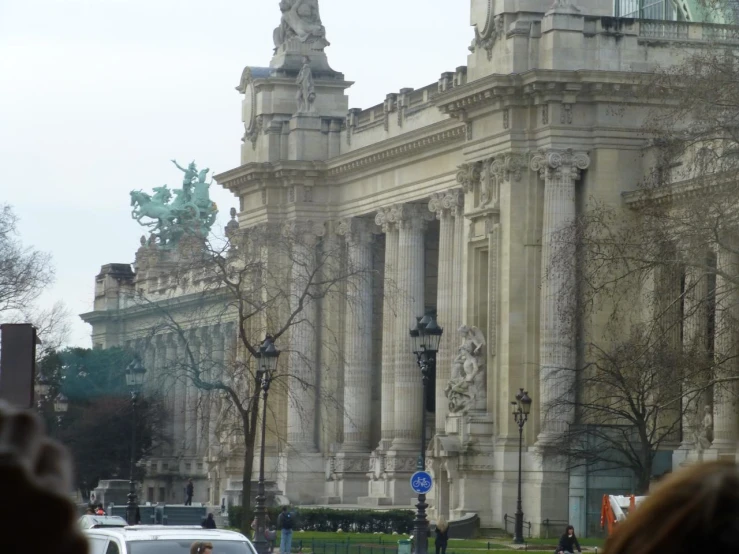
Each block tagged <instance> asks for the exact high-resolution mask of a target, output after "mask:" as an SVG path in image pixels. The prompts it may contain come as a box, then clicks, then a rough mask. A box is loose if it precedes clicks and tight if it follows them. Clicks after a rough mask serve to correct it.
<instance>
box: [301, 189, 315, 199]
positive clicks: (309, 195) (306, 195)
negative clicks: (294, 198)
mask: <svg viewBox="0 0 739 554" xmlns="http://www.w3.org/2000/svg"><path fill="white" fill-rule="evenodd" d="M303 201H304V202H313V187H305V188H304V189H303Z"/></svg>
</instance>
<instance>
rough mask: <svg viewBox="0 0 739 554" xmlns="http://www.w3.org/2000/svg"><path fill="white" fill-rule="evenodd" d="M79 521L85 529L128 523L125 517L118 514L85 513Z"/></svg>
mask: <svg viewBox="0 0 739 554" xmlns="http://www.w3.org/2000/svg"><path fill="white" fill-rule="evenodd" d="M78 523H79V525H80V526H81V527H83V528H85V529H90V528H93V527H125V526H127V525H128V522H126V520H125V519H123V518H122V517H118V516H95V515H90V514H88V515H84V516H82V517H80V519H79V520H78Z"/></svg>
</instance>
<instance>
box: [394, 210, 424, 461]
mask: <svg viewBox="0 0 739 554" xmlns="http://www.w3.org/2000/svg"><path fill="white" fill-rule="evenodd" d="M396 209H397V221H398V227H399V230H398V276H397V279H398V294H399V298H398V302H397V307H398V317H397V325H396V328H395V439H394V440H393V448H394V449H397V450H405V449H417V448H418V440H419V437H420V436H421V425H423V423H424V422H423V418H422V416H421V405H422V398H423V397H422V395H423V386H422V382H421V371H420V370H419V369H418V365H417V364H416V359H415V357H414V356H413V354H412V352H411V344H410V336H409V335H408V330H409V329H410V328H411V327H413V326H414V325H415V324H416V317H417V316H421V315H423V313H424V308H425V306H424V277H425V271H424V269H425V243H424V231H425V230H426V225H427V224H428V221H429V219H431V214H430V213H429V211H428V209H427V208H426V207H425V206H421V205H418V204H403V205H401V206H398V207H397V208H396Z"/></svg>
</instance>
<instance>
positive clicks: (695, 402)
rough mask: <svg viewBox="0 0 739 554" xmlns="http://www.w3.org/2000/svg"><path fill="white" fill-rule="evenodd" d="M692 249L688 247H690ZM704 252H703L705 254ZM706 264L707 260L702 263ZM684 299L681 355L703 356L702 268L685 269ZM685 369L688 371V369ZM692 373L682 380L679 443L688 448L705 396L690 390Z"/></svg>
mask: <svg viewBox="0 0 739 554" xmlns="http://www.w3.org/2000/svg"><path fill="white" fill-rule="evenodd" d="M691 252H692V250H691ZM706 254H707V253H706ZM706 263H707V262H706ZM684 295H685V301H684V308H683V310H684V311H683V313H684V316H683V354H684V355H686V356H691V355H694V356H696V357H697V358H703V357H705V358H707V356H708V351H707V346H708V344H707V340H708V302H707V297H708V277H707V275H706V271H705V269H703V268H696V267H687V268H686V269H685V292H684ZM688 371H690V370H689V369H688ZM696 377H697V376H696V375H689V376H686V379H685V380H684V381H683V398H682V442H681V443H680V450H692V449H694V448H696V446H698V447H700V445H699V444H696V440H695V437H696V432H697V431H698V426H699V424H700V423H701V420H702V418H703V415H704V409H705V406H706V399H707V398H708V395H705V394H703V393H691V392H690V391H693V390H695V389H696V388H697V387H699V386H700V383H699V382H697V381H696Z"/></svg>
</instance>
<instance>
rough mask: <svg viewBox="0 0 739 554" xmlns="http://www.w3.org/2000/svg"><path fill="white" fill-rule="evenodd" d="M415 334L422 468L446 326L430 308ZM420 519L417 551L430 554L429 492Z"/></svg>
mask: <svg viewBox="0 0 739 554" xmlns="http://www.w3.org/2000/svg"><path fill="white" fill-rule="evenodd" d="M409 333H410V336H411V349H412V350H413V353H414V354H415V355H416V362H417V363H418V367H419V368H421V380H422V382H423V402H422V407H421V452H420V455H419V456H418V465H417V469H418V471H425V469H426V403H427V396H428V385H429V382H430V380H431V376H432V375H434V374H435V373H436V353H437V352H438V351H439V343H440V342H441V335H442V334H443V333H444V329H442V328H441V327H439V325H438V323H437V322H436V314H435V313H434V312H426V315H424V316H423V317H417V318H416V326H415V327H414V328H413V329H411V330H410V331H409ZM416 508H417V512H416V520H415V522H414V527H415V533H414V534H415V536H416V554H426V552H427V551H428V525H429V523H428V520H427V519H426V508H428V504H426V495H425V494H419V495H418V504H416Z"/></svg>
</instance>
